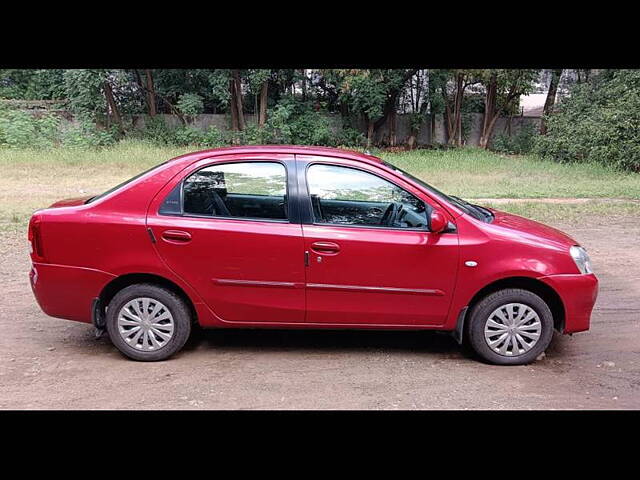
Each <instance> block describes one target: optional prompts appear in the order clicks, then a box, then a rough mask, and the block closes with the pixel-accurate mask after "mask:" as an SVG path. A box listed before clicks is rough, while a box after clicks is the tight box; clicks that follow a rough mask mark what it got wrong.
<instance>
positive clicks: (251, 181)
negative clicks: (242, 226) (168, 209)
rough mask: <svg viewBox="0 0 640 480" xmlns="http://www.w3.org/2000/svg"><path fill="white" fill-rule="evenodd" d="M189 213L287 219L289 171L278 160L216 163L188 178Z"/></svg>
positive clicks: (185, 205)
mask: <svg viewBox="0 0 640 480" xmlns="http://www.w3.org/2000/svg"><path fill="white" fill-rule="evenodd" d="M183 211H184V213H185V214H191V215H204V216H211V217H238V218H255V219H260V218H266V219H272V220H286V219H287V218H288V215H287V172H286V169H285V168H284V165H282V164H280V163H276V162H245V163H227V164H224V165H212V166H210V167H206V168H203V169H202V170H198V171H197V172H195V173H193V174H192V175H191V176H189V177H188V178H187V179H186V180H185V181H184V187H183Z"/></svg>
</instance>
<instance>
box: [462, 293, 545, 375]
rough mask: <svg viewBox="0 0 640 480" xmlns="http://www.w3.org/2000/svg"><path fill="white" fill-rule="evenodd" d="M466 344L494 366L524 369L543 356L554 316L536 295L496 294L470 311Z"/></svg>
mask: <svg viewBox="0 0 640 480" xmlns="http://www.w3.org/2000/svg"><path fill="white" fill-rule="evenodd" d="M468 325H469V327H468V330H467V333H468V339H469V343H470V344H471V347H472V348H473V350H474V351H475V352H476V353H477V354H478V355H479V356H480V357H482V359H484V360H486V361H488V362H489V363H493V364H496V365H525V364H527V363H531V362H532V361H534V360H535V359H536V358H537V357H538V356H539V355H540V354H541V353H542V352H544V351H545V350H546V348H547V346H549V343H550V342H551V338H552V337H553V315H552V313H551V310H550V309H549V307H548V305H547V304H546V303H545V301H544V300H542V298H540V297H539V296H538V295H536V294H534V293H532V292H530V291H528V290H523V289H518V288H509V289H505V290H499V291H497V292H495V293H492V294H490V295H488V296H486V297H485V298H483V299H482V300H480V301H479V302H478V303H477V304H476V305H475V306H474V307H473V309H472V310H471V312H470V318H469V324H468Z"/></svg>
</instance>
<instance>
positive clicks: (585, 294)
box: [539, 274, 598, 333]
mask: <svg viewBox="0 0 640 480" xmlns="http://www.w3.org/2000/svg"><path fill="white" fill-rule="evenodd" d="M539 280H541V281H543V282H544V283H546V284H547V285H549V286H550V287H551V288H553V289H554V290H555V291H556V292H557V293H558V295H560V298H561V299H562V304H563V306H564V312H565V323H564V330H563V331H562V333H575V332H583V331H585V330H589V324H590V322H591V311H592V310H593V306H594V305H595V303H596V298H597V297H598V279H597V278H596V276H595V275H594V274H589V275H583V274H575V275H573V274H569V275H549V276H547V277H542V278H540V279H539Z"/></svg>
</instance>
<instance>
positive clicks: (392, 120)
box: [389, 108, 398, 147]
mask: <svg viewBox="0 0 640 480" xmlns="http://www.w3.org/2000/svg"><path fill="white" fill-rule="evenodd" d="M397 120H398V117H397V115H396V110H395V108H394V109H393V112H391V115H390V116H389V146H391V147H395V146H396V142H397V139H396V124H397Z"/></svg>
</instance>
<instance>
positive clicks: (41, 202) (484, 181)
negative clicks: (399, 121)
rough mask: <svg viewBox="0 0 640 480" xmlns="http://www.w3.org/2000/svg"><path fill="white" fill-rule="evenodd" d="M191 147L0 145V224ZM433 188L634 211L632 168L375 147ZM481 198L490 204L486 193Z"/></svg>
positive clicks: (637, 189)
mask: <svg viewBox="0 0 640 480" xmlns="http://www.w3.org/2000/svg"><path fill="white" fill-rule="evenodd" d="M194 150H198V148H197V147H159V146H156V145H152V144H149V143H145V142H141V141H123V142H120V143H119V144H117V145H116V146H114V147H110V148H105V149H101V150H80V149H71V148H58V149H52V150H29V149H25V150H12V149H0V230H4V231H6V230H22V229H23V228H24V227H25V225H26V222H27V221H28V218H29V217H30V215H31V213H32V212H33V211H34V210H35V209H37V208H42V207H46V206H48V205H50V204H51V203H52V202H54V201H55V200H58V199H62V198H67V197H74V196H83V195H91V194H98V193H100V192H102V191H104V190H106V189H108V188H110V187H112V186H114V185H116V184H118V183H120V182H122V181H123V180H125V179H127V178H130V177H132V176H133V175H135V174H137V173H139V172H141V171H142V170H144V169H146V168H148V167H150V166H152V165H155V164H157V163H160V162H163V161H165V160H167V159H169V158H172V157H174V156H177V155H180V154H183V153H187V152H190V151H194ZM379 156H381V157H382V158H384V159H385V160H387V161H388V162H391V163H393V164H395V165H397V166H399V167H401V168H403V169H405V170H407V171H409V172H411V173H413V174H414V175H416V176H418V177H421V178H422V179H424V180H425V181H427V182H428V183H430V184H431V185H433V186H434V187H436V188H439V189H440V190H442V191H444V192H446V193H450V194H453V195H458V196H460V197H462V198H466V199H473V198H483V199H491V198H531V199H535V198H560V197H562V198H598V199H605V198H619V199H627V200H626V201H620V202H606V201H590V202H587V203H582V204H549V203H533V202H524V203H506V204H504V203H500V204H499V205H497V204H496V205H495V206H496V208H499V209H501V210H506V211H512V212H514V213H517V214H520V215H524V216H528V217H531V218H535V219H538V220H542V221H545V220H546V221H550V220H563V219H579V218H580V217H581V216H583V215H588V214H594V213H607V214H610V215H638V216H640V202H634V201H633V200H640V174H633V173H621V172H616V171H613V170H610V169H607V168H604V167H602V166H599V165H561V164H557V163H553V162H549V161H542V160H540V159H538V158H537V157H534V156H504V155H497V154H494V153H491V152H486V151H484V150H480V149H475V148H465V149H459V150H449V151H436V150H416V151H412V152H402V153H386V152H382V153H380V154H379ZM483 204H485V205H491V202H490V201H484V202H483Z"/></svg>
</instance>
